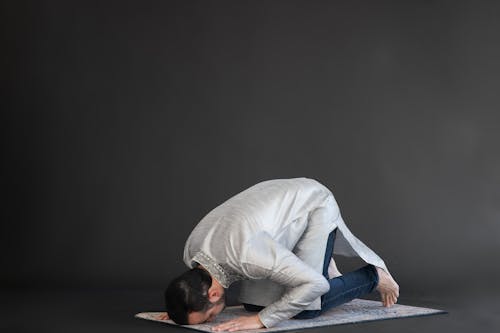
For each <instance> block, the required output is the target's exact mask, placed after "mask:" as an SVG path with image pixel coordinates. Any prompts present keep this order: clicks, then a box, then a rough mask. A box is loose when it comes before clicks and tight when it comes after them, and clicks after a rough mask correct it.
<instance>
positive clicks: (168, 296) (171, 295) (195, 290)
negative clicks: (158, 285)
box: [165, 267, 214, 325]
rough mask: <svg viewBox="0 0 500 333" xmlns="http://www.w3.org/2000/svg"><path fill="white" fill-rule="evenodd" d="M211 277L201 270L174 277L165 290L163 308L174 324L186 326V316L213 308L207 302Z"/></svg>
mask: <svg viewBox="0 0 500 333" xmlns="http://www.w3.org/2000/svg"><path fill="white" fill-rule="evenodd" d="M211 285H212V277H211V276H210V274H209V273H208V272H207V271H206V270H204V269H201V268H196V267H195V268H192V269H190V270H189V271H186V272H184V273H183V274H181V275H180V276H178V277H176V278H175V279H174V280H172V282H170V284H169V285H168V287H167V289H166V290H165V306H166V311H167V312H168V316H169V317H170V319H172V320H173V321H174V322H175V323H176V324H179V325H188V324H189V323H188V314H189V313H190V312H192V311H195V312H198V311H201V312H205V311H207V310H208V309H210V308H211V307H213V306H214V304H213V303H211V302H210V301H209V300H208V289H209V288H210V286H211Z"/></svg>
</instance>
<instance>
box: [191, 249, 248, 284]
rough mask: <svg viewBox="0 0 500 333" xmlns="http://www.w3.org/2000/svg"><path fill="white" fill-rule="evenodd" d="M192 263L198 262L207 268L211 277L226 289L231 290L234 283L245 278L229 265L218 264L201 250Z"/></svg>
mask: <svg viewBox="0 0 500 333" xmlns="http://www.w3.org/2000/svg"><path fill="white" fill-rule="evenodd" d="M192 261H196V262H197V263H199V264H200V265H202V266H203V267H205V268H206V269H207V271H208V272H209V273H210V275H212V277H214V278H215V279H216V280H217V281H218V282H219V283H220V284H221V285H222V286H223V287H224V288H229V286H230V285H231V284H232V283H233V282H235V281H238V280H242V279H243V276H241V275H239V274H237V273H236V272H234V270H232V269H231V268H230V267H229V265H227V264H218V263H217V262H216V261H215V259H214V258H212V257H211V256H209V255H208V254H206V253H205V252H203V251H201V250H200V251H198V252H196V254H195V255H194V257H193V259H192Z"/></svg>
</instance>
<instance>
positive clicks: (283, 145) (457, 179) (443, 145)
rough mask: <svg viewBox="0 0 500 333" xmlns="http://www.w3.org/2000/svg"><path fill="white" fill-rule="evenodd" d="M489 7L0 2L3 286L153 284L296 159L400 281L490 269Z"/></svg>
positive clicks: (492, 60)
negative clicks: (208, 228)
mask: <svg viewBox="0 0 500 333" xmlns="http://www.w3.org/2000/svg"><path fill="white" fill-rule="evenodd" d="M499 9H500V6H499V4H498V3H496V4H492V3H486V2H483V3H481V2H457V1H413V2H404V3H403V2H401V1H362V2H359V1H345V2H333V1H155V2H150V1H136V2H127V1H125V2H123V1H117V2H114V3H112V2H111V3H110V2H106V3H103V2H100V1H71V2H70V1H33V2H24V1H15V2H14V1H12V2H10V3H2V14H1V16H2V20H1V21H2V25H3V29H2V30H3V36H4V43H3V44H4V48H3V49H4V52H3V54H2V58H1V59H2V65H3V68H4V69H3V71H2V81H3V82H4V88H3V94H5V96H4V98H2V118H3V119H2V137H3V143H4V146H3V147H4V149H3V153H2V155H3V156H2V157H3V163H2V174H3V175H2V188H3V189H4V195H5V198H4V200H3V205H2V206H3V208H2V220H3V222H2V232H1V243H0V244H1V253H2V255H1V267H2V274H1V275H0V279H1V283H2V286H4V287H5V286H7V287H22V288H24V287H35V286H38V287H40V286H44V287H46V286H51V287H59V286H70V287H71V286H80V287H81V286H87V287H88V286H90V287H110V286H121V287H130V288H135V287H152V288H163V286H164V285H165V284H166V282H167V280H169V279H170V278H172V277H173V276H174V275H176V274H178V273H180V272H182V271H184V270H185V268H186V267H185V266H184V264H183V262H182V250H183V244H184V241H185V240H186V238H187V236H188V234H189V232H190V231H191V229H192V228H193V227H194V226H195V225H196V223H197V222H198V221H199V220H200V219H201V218H202V217H203V216H204V215H205V214H206V213H207V212H208V211H209V210H211V209H212V208H214V207H215V206H216V205H218V204H220V203H222V202H223V201H224V200H226V199H228V198H229V197H230V196H232V195H234V194H236V193H237V192H239V191H241V190H243V189H245V188H247V187H249V186H251V185H253V184H254V183H257V182H259V181H262V180H266V179H271V178H286V177H303V176H305V177H310V178H315V179H317V180H319V181H321V182H322V183H324V184H325V185H326V186H328V187H329V188H330V189H331V190H332V191H333V193H334V195H335V196H336V199H337V201H338V203H339V205H340V207H341V211H342V214H343V216H344V219H345V221H346V222H347V223H348V225H349V226H350V227H351V229H352V231H353V232H354V233H355V234H356V235H358V237H359V238H361V239H362V240H364V241H365V242H366V243H367V244H368V245H369V246H371V247H372V248H373V249H374V250H375V251H377V252H378V253H379V254H380V255H381V256H382V257H383V258H384V259H385V260H386V262H387V264H388V266H389V268H390V269H391V271H392V272H393V274H394V275H395V277H396V278H397V279H398V282H399V283H400V285H401V287H402V291H403V290H404V291H405V292H409V293H420V292H426V290H428V288H435V289H436V288H456V290H459V289H458V288H462V287H464V286H465V287H467V286H470V284H469V283H468V282H467V281H474V282H473V283H474V284H486V283H488V282H493V281H496V279H498V278H499V275H500V274H499V269H498V267H497V263H496V261H497V259H498V258H495V256H497V253H498V252H499V250H500V246H499V242H498V240H497V238H498V235H499V234H500V224H499V219H500V205H499V199H500V191H499V188H500V187H499V185H500V172H499V170H500V155H499V149H498V146H499V142H500V132H499V128H500V126H499V121H500V115H499V114H498V110H499V106H500V103H499V95H498V87H499V83H500V80H499V74H500V62H499V61H498V59H499V58H500V45H499V36H498V31H500V23H499V20H498V17H499V16H498V14H499ZM471 279H473V280H471Z"/></svg>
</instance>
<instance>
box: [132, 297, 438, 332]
mask: <svg viewBox="0 0 500 333" xmlns="http://www.w3.org/2000/svg"><path fill="white" fill-rule="evenodd" d="M162 313H164V312H141V313H138V314H136V315H135V317H137V318H141V319H146V320H152V321H156V322H161V323H165V324H169V325H174V326H181V327H185V328H189V329H193V330H197V331H203V332H212V329H211V328H212V326H216V325H218V324H220V323H223V322H225V321H228V320H231V319H233V318H235V317H239V316H245V315H247V316H248V315H249V314H251V312H248V311H246V310H245V309H244V308H243V306H242V305H238V306H228V307H226V308H225V309H224V311H222V312H221V313H220V314H219V315H217V317H215V320H214V321H212V322H210V323H203V324H198V325H177V324H176V323H174V322H173V321H172V320H159V319H156V316H157V315H160V314H162ZM440 313H447V312H446V311H443V310H437V309H430V308H421V307H416V306H409V305H401V304H394V305H393V306H391V307H389V308H386V307H383V306H382V303H381V302H380V301H370V300H366V299H359V298H357V299H354V300H352V301H350V302H348V303H345V304H342V305H339V306H337V307H334V308H332V309H330V310H328V311H326V312H325V313H323V314H322V315H320V316H318V317H316V318H313V319H288V320H284V321H282V322H280V323H279V324H277V325H276V326H274V327H271V328H261V329H258V330H246V331H245V332H279V331H289V330H298V329H304V328H311V327H320V326H331V325H341V324H351V323H360V322H365V321H374V320H384V319H394V318H404V317H416V316H427V315H433V314H440ZM253 314H255V313H253Z"/></svg>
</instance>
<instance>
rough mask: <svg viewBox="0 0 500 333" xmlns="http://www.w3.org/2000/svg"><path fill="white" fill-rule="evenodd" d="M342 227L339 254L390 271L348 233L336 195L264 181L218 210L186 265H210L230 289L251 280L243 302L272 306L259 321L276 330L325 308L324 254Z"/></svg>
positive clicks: (202, 227) (316, 186) (311, 183)
mask: <svg viewBox="0 0 500 333" xmlns="http://www.w3.org/2000/svg"><path fill="white" fill-rule="evenodd" d="M335 228H338V229H339V231H340V233H337V237H336V240H335V247H334V254H340V255H346V256H360V257H361V258H362V259H363V260H364V261H365V262H367V263H371V264H373V265H375V266H379V267H382V268H384V269H385V270H387V267H386V266H385V263H384V262H383V260H382V259H381V258H380V257H379V256H378V255H376V254H375V253H374V252H373V251H372V250H371V249H369V248H368V247H367V246H366V245H365V244H363V243H362V242H361V241H360V240H359V239H357V238H356V237H355V236H354V235H353V234H352V233H351V232H350V231H349V229H348V228H347V227H346V225H345V223H344V222H343V220H342V218H341V216H340V210H339V208H338V205H337V203H336V201H335V199H334V197H333V194H332V193H331V191H330V190H329V189H328V188H326V187H325V186H323V185H322V184H320V183H319V182H317V181H315V180H313V179H308V178H293V179H275V180H268V181H263V182H261V183H258V184H256V185H254V186H252V187H250V188H248V189H246V190H244V191H242V192H240V193H238V194H237V195H235V196H233V197H232V198H230V199H228V200H227V201H225V202H224V203H222V204H221V205H219V206H218V207H216V208H214V209H213V210H212V211H210V212H209V213H208V214H207V215H206V216H205V217H204V218H203V219H202V220H201V221H200V222H199V223H198V224H197V225H196V227H195V228H194V229H193V231H192V232H191V234H190V235H189V237H188V239H187V241H186V245H185V248H184V262H185V263H186V265H187V266H188V267H189V268H193V267H195V266H196V265H197V264H198V263H199V264H201V265H203V266H204V267H205V268H206V269H207V270H208V271H209V272H210V274H211V275H212V277H214V278H215V279H216V280H217V281H218V282H219V283H220V284H221V285H222V286H223V287H224V288H228V287H229V286H230V285H231V284H232V283H233V282H235V281H238V280H243V281H242V288H241V291H240V296H239V300H240V301H241V302H245V303H250V304H256V305H262V306H265V308H264V309H262V310H261V311H260V312H259V313H258V316H259V319H260V320H261V321H262V323H263V324H264V325H265V326H266V327H273V326H275V325H276V324H278V323H279V322H280V321H282V320H285V319H289V318H291V317H293V316H295V315H296V314H298V313H299V312H301V311H303V310H317V309H320V308H321V295H323V294H325V293H326V292H327V291H328V290H329V288H330V286H329V283H328V281H327V280H326V278H325V277H324V276H323V275H322V271H323V262H324V254H325V249H326V243H327V240H328V235H329V234H330V232H331V231H332V230H334V229H335Z"/></svg>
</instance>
